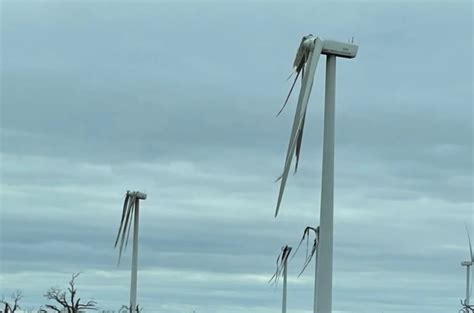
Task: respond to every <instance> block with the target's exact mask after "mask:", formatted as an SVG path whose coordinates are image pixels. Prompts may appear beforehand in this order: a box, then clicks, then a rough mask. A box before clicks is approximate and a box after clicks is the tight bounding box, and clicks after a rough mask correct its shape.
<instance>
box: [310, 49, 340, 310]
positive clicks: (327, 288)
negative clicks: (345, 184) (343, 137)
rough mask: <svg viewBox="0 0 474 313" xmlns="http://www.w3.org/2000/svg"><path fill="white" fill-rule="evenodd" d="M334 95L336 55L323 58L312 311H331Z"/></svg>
mask: <svg viewBox="0 0 474 313" xmlns="http://www.w3.org/2000/svg"><path fill="white" fill-rule="evenodd" d="M335 98H336V56H334V55H328V56H327V59H326V88H325V105H324V143H323V169H322V184H321V216H320V220H319V222H320V232H319V236H320V237H319V238H320V242H319V249H320V251H319V260H318V262H317V264H318V265H317V270H316V273H315V275H316V277H315V281H316V283H315V285H316V286H318V288H317V290H316V299H315V301H316V310H315V312H314V313H331V312H332V311H331V310H332V250H333V223H334V208H333V202H334V131H335V100H336V99H335Z"/></svg>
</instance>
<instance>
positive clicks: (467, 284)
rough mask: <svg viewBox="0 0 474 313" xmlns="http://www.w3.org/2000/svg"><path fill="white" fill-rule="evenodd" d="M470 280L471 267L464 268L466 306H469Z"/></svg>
mask: <svg viewBox="0 0 474 313" xmlns="http://www.w3.org/2000/svg"><path fill="white" fill-rule="evenodd" d="M470 279H471V266H470V265H468V266H466V305H469V300H470V299H469V298H470V290H469V289H470V288H469V281H470Z"/></svg>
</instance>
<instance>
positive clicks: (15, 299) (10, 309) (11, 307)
mask: <svg viewBox="0 0 474 313" xmlns="http://www.w3.org/2000/svg"><path fill="white" fill-rule="evenodd" d="M10 298H11V301H10V302H8V301H7V300H5V298H4V297H2V300H0V303H1V304H3V305H4V310H3V312H5V313H15V311H16V310H18V309H20V300H21V299H22V298H23V293H22V292H21V290H17V291H15V292H14V293H12V295H11V296H10Z"/></svg>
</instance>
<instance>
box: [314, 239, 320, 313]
mask: <svg viewBox="0 0 474 313" xmlns="http://www.w3.org/2000/svg"><path fill="white" fill-rule="evenodd" d="M318 249H319V248H316V251H315V252H314V254H315V256H314V272H315V273H316V274H317V273H318ZM317 290H318V279H317V277H315V279H314V301H313V312H316V310H317V308H316V297H317V294H316V292H317Z"/></svg>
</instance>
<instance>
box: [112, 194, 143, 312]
mask: <svg viewBox="0 0 474 313" xmlns="http://www.w3.org/2000/svg"><path fill="white" fill-rule="evenodd" d="M146 197H147V195H146V194H145V193H141V192H139V191H128V190H127V193H126V195H125V201H124V202H123V209H122V219H121V221H120V227H119V230H118V234H117V239H116V240H115V248H117V246H119V259H118V262H119V264H120V259H121V257H122V252H123V250H124V249H126V248H127V244H128V238H129V235H130V229H131V228H132V221H133V247H132V250H133V251H132V277H131V286H130V307H129V312H139V308H138V305H137V278H138V277H137V273H138V222H139V213H140V200H145V199H146ZM119 243H120V244H119Z"/></svg>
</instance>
